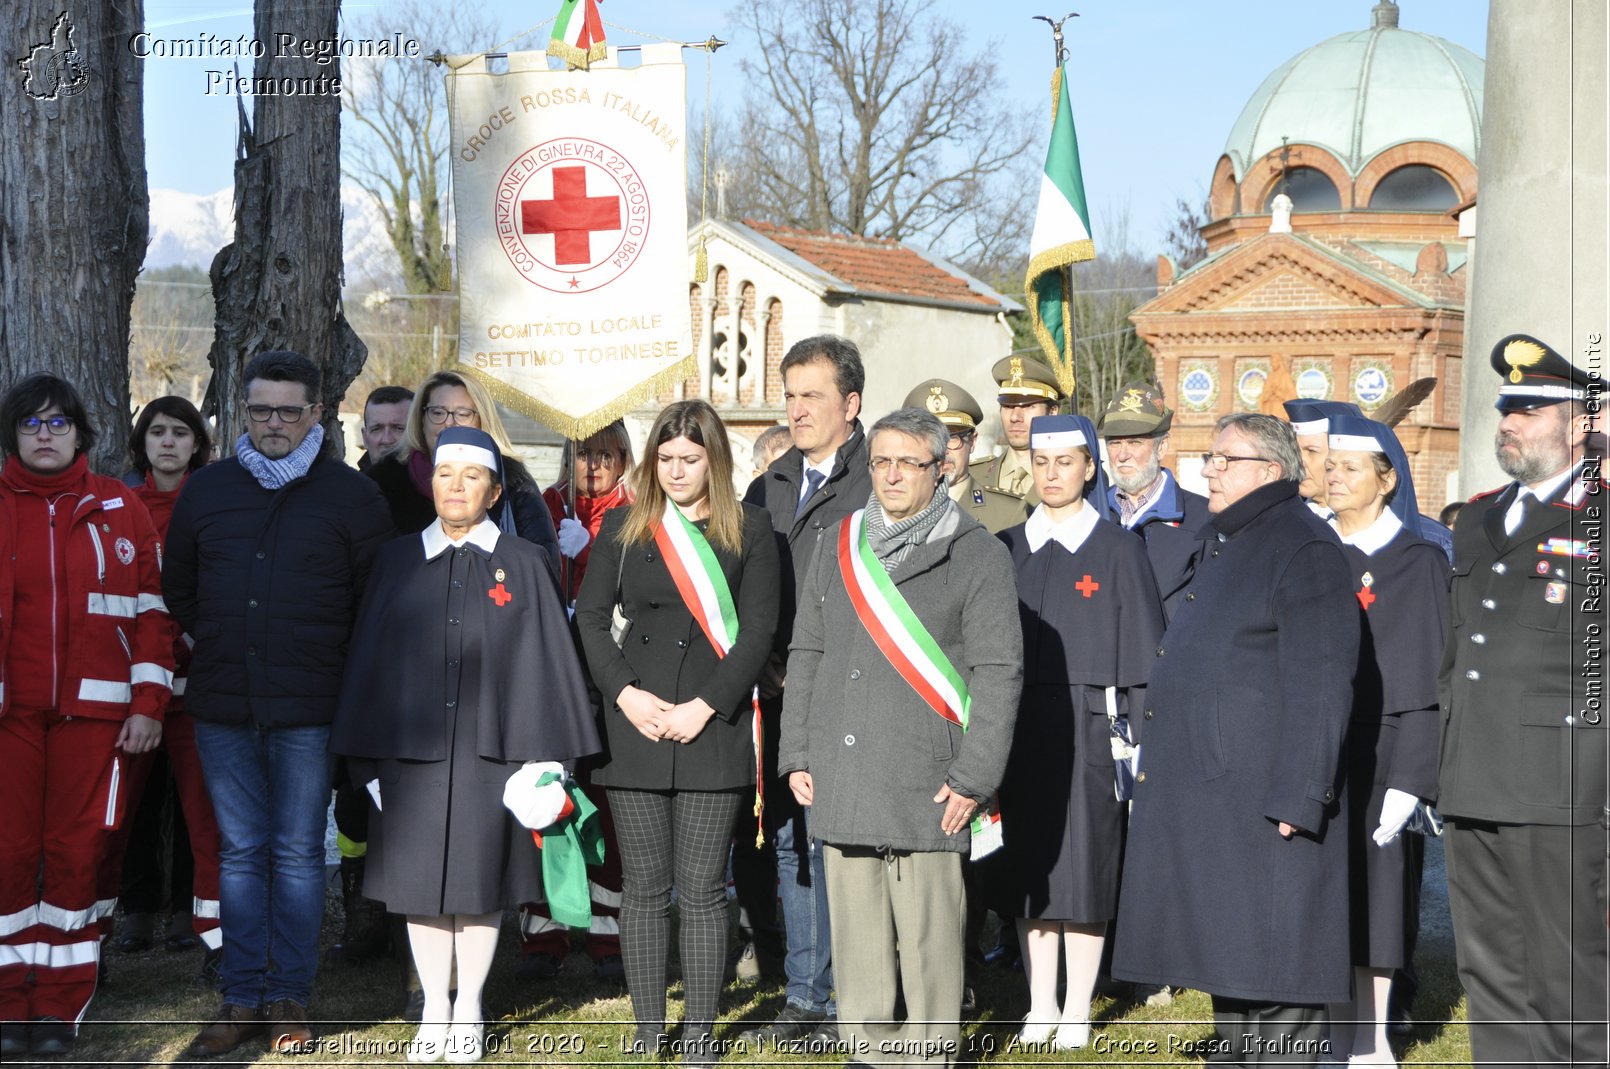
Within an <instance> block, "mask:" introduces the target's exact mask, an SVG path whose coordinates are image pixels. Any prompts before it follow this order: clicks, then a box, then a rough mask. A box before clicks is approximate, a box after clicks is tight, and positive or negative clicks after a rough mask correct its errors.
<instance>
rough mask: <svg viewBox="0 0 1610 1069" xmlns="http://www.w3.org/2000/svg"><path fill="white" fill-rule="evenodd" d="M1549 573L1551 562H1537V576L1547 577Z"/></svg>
mask: <svg viewBox="0 0 1610 1069" xmlns="http://www.w3.org/2000/svg"><path fill="white" fill-rule="evenodd" d="M1548 573H1549V562H1548V561H1546V560H1540V561H1538V562H1537V574H1538V575H1547V574H1548Z"/></svg>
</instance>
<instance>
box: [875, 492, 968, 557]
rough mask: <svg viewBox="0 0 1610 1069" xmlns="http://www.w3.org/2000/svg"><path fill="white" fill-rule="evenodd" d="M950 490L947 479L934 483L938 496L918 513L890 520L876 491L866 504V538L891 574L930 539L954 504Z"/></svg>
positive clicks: (935, 494) (935, 495) (935, 493)
mask: <svg viewBox="0 0 1610 1069" xmlns="http://www.w3.org/2000/svg"><path fill="white" fill-rule="evenodd" d="M954 505H955V502H953V501H951V499H950V494H948V493H947V492H946V491H945V480H943V479H941V480H939V485H938V486H936V487H934V499H933V500H932V501H930V502H928V504H927V505H926V506H925V507H924V508H923V510H922V511H921V512H919V513H917V514H916V515H915V516H907V517H906V518H905V519H903V520H895V521H894V522H893V523H890V522H889V521H888V520H887V519H885V518H884V515H883V506H882V505H880V504H878V496H877V494H873V495H872V496H871V497H870V498H869V499H868V500H867V505H866V538H867V543H868V544H869V545H870V546H871V547H872V552H873V554H874V555H875V556H876V557H877V558H878V559H879V560H880V561H882V562H883V566H884V568H885V569H887V570H888V571H889V573H890V574H893V573H894V570H895V568H897V567H898V566H899V564H900V562H901V561H903V560H905V559H906V556H907V555H908V554H910V552H911V551H912V550H913V549H915V548H916V547H918V546H920V545H922V544H923V543H924V542H926V541H927V540H928V535H929V534H930V533H931V532H932V531H933V529H934V526H935V525H936V524H938V523H939V521H940V520H941V519H943V518H944V516H945V513H946V512H947V511H948V510H949V509H951V508H952V507H954Z"/></svg>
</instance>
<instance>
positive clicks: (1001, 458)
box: [967, 356, 1062, 522]
mask: <svg viewBox="0 0 1610 1069" xmlns="http://www.w3.org/2000/svg"><path fill="white" fill-rule="evenodd" d="M990 374H992V375H993V376H994V377H995V381H996V383H997V384H999V386H1000V403H1001V404H1003V405H1021V404H1028V403H1034V402H1038V401H1044V402H1046V403H1048V404H1050V406H1051V411H1052V412H1055V411H1056V410H1057V407H1058V406H1059V405H1061V403H1062V388H1061V387H1060V386H1058V385H1057V375H1056V372H1054V371H1052V370H1051V369H1050V368H1049V367H1047V366H1046V365H1045V364H1042V363H1041V362H1040V361H1038V360H1034V359H1032V358H1030V357H1026V356H1007V357H1003V358H1001V359H1000V360H997V361H996V362H995V366H994V367H993V368H991V369H990ZM967 471H968V474H969V475H971V476H972V478H973V481H974V482H975V483H976V484H977V485H978V486H980V487H982V488H983V489H984V490H985V491H986V493H987V492H988V491H991V490H993V491H997V492H1000V493H1005V494H1010V495H1011V496H1013V497H1016V498H1020V499H1022V500H1023V501H1025V502H1027V503H1028V505H1029V507H1030V508H1032V507H1033V506H1035V505H1038V504H1039V503H1040V495H1039V494H1038V493H1036V492H1035V490H1034V474H1033V472H1031V471H1029V469H1028V467H1027V465H1026V464H1024V463H1023V462H1022V461H1020V460H1019V459H1018V455H1017V453H1016V452H1015V451H1014V450H1013V449H1012V447H1011V446H1009V445H1002V446H1001V448H1000V451H999V452H998V453H996V454H995V455H994V456H989V457H983V458H981V459H979V460H975V461H973V462H972V464H970V465H968V469H967ZM1018 522H1021V521H1018Z"/></svg>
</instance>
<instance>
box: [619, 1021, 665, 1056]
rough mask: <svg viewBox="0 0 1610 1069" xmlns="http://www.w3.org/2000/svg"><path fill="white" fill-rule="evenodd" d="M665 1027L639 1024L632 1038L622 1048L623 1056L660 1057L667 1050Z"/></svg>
mask: <svg viewBox="0 0 1610 1069" xmlns="http://www.w3.org/2000/svg"><path fill="white" fill-rule="evenodd" d="M665 1040H666V1035H665V1026H664V1025H658V1024H639V1025H638V1026H637V1030H636V1031H635V1032H633V1033H632V1038H631V1039H630V1040H629V1041H626V1042H624V1043H623V1044H622V1046H621V1053H622V1054H636V1055H638V1056H639V1057H651V1058H654V1057H658V1056H659V1055H660V1054H661V1053H663V1052H664V1050H665Z"/></svg>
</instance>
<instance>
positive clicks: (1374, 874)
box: [1347, 716, 1419, 969]
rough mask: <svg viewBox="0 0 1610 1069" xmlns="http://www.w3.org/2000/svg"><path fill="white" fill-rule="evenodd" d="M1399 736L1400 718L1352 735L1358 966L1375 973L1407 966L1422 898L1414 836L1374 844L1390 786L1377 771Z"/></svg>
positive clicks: (1367, 724) (1364, 724)
mask: <svg viewBox="0 0 1610 1069" xmlns="http://www.w3.org/2000/svg"><path fill="white" fill-rule="evenodd" d="M1397 733H1398V725H1397V718H1396V717H1391V716H1387V717H1382V718H1380V719H1378V720H1355V721H1354V722H1353V725H1352V727H1351V728H1350V729H1349V731H1348V735H1347V752H1348V775H1349V777H1351V779H1350V781H1349V783H1348V788H1347V789H1348V806H1349V808H1350V810H1351V812H1350V813H1349V816H1348V821H1349V824H1350V838H1349V840H1348V848H1349V852H1350V853H1351V855H1352V856H1351V857H1350V858H1349V865H1348V874H1349V879H1350V881H1351V886H1350V887H1349V895H1348V897H1349V899H1350V901H1351V903H1352V913H1353V917H1352V932H1353V941H1352V952H1353V964H1354V965H1359V966H1365V967H1368V968H1371V969H1400V968H1402V967H1403V964H1404V949H1405V947H1406V942H1405V939H1404V922H1405V919H1406V914H1407V913H1408V912H1409V910H1411V909H1413V908H1415V907H1416V905H1417V902H1418V898H1419V895H1418V888H1415V887H1413V886H1412V885H1411V884H1410V878H1411V873H1412V870H1411V867H1410V865H1409V850H1410V843H1409V837H1410V836H1411V835H1413V834H1415V833H1414V832H1408V831H1405V832H1402V833H1401V834H1399V835H1398V837H1397V841H1395V842H1391V843H1388V844H1387V845H1386V846H1377V845H1375V829H1376V828H1377V827H1379V826H1380V824H1381V805H1382V803H1384V802H1385V801H1386V789H1387V785H1386V783H1385V782H1384V781H1380V782H1372V781H1379V780H1380V777H1378V776H1376V775H1375V772H1376V770H1377V769H1378V768H1381V769H1384V768H1385V767H1386V764H1387V762H1389V761H1390V760H1391V755H1392V750H1393V746H1394V744H1395V742H1396V738H1395V737H1396V735H1397ZM1416 845H1418V844H1416ZM1415 874H1416V875H1417V873H1415Z"/></svg>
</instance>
